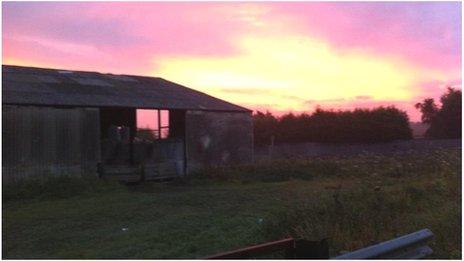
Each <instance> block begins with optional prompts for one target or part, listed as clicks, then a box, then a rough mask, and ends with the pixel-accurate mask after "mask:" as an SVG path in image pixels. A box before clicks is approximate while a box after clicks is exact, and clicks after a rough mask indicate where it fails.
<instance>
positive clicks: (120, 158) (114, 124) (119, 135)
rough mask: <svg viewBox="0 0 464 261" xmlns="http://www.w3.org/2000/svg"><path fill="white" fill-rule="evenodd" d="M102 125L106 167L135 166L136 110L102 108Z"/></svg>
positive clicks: (103, 154) (103, 155)
mask: <svg viewBox="0 0 464 261" xmlns="http://www.w3.org/2000/svg"><path fill="white" fill-rule="evenodd" d="M100 123H101V125H100V130H101V142H102V144H101V148H102V160H103V163H104V164H106V165H127V164H130V165H132V164H134V158H133V141H134V137H135V133H136V110H135V109H131V108H101V109H100Z"/></svg>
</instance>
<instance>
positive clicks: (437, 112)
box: [416, 87, 462, 138]
mask: <svg viewBox="0 0 464 261" xmlns="http://www.w3.org/2000/svg"><path fill="white" fill-rule="evenodd" d="M440 102H441V107H440V108H438V106H437V105H436V104H435V101H434V99H432V98H427V99H424V101H423V102H422V103H418V104H416V108H418V109H419V110H420V111H421V113H422V122H423V123H428V124H430V127H429V128H428V129H427V131H426V132H425V136H426V137H429V138H461V136H462V134H461V132H462V125H461V119H462V107H461V106H462V93H461V90H456V89H454V88H451V87H448V88H447V91H446V93H445V94H443V95H442V96H441V97H440Z"/></svg>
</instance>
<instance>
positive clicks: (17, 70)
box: [2, 65, 250, 112]
mask: <svg viewBox="0 0 464 261" xmlns="http://www.w3.org/2000/svg"><path fill="white" fill-rule="evenodd" d="M2 76H3V79H2V95H3V101H2V102H3V103H5V104H24V105H26V104H28V105H49V106H56V105H60V106H85V107H131V108H153V109H186V110H211V111H243V112H249V111H250V110H248V109H246V108H243V107H240V106H238V105H235V104H232V103H229V102H226V101H223V100H220V99H217V98H214V97H212V96H209V95H207V94H204V93H201V92H198V91H195V90H192V89H189V88H187V87H185V86H182V85H179V84H176V83H173V82H170V81H167V80H164V79H162V78H155V77H145V76H132V75H113V74H102V73H97V72H81V71H68V70H56V69H43V68H33V67H21V66H12V65H3V66H2Z"/></svg>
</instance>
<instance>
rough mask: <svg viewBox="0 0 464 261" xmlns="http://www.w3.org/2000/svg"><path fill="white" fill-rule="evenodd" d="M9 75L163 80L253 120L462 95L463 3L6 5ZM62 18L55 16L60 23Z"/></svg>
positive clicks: (410, 105) (410, 106) (413, 116)
mask: <svg viewBox="0 0 464 261" xmlns="http://www.w3.org/2000/svg"><path fill="white" fill-rule="evenodd" d="M2 12H3V31H4V34H3V38H2V40H3V47H4V48H3V55H2V57H3V64H10V65H19V66H33V67H45V68H56V69H68V70H83V71H97V72H101V73H114V74H132V75H144V76H152V77H162V78H165V79H167V80H170V81H173V82H176V83H179V84H182V85H185V86H186V87H189V88H192V89H195V90H198V91H201V92H204V93H206V94H209V95H212V96H214V97H217V98H220V99H223V100H227V101H229V102H232V103H235V104H237V105H241V106H244V107H246V108H249V109H252V110H253V111H258V110H259V111H262V112H266V111H270V112H271V113H273V114H274V115H276V116H280V115H282V114H284V113H289V112H292V113H295V114H299V113H303V112H307V113H312V112H313V111H314V110H315V109H316V107H318V106H319V107H321V108H322V109H326V110H330V109H333V110H353V109H355V108H369V109H371V108H375V107H379V106H390V105H393V106H395V107H397V108H399V109H401V110H404V111H406V112H407V113H408V115H409V118H410V122H419V121H420V112H419V111H418V110H417V109H415V108H414V104H415V103H417V102H420V101H422V100H423V99H424V98H429V97H430V98H434V99H438V98H439V97H440V96H441V95H442V94H443V93H444V92H445V90H446V87H447V86H450V87H454V88H457V89H461V88H462V85H461V81H462V79H461V26H462V25H461V4H460V3H459V2H438V3H437V2H422V3H419V2H413V3H398V2H394V3H393V2H387V3H381V2H375V3H372V2H363V3H353V2H350V3H348V2H343V3H334V2H326V3H320V2H297V3H290V2H285V3H276V2H256V3H238V2H229V3H200V2H196V3H177V2H174V3H162V2H152V3H108V2H107V3H96V2H92V3H82V2H81V3H27V2H8V3H4V4H3V11H2ZM50 13H53V15H50Z"/></svg>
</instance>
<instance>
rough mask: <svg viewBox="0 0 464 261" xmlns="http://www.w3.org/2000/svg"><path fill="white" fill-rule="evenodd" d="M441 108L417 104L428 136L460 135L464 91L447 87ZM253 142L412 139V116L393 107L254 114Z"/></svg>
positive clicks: (369, 141)
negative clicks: (463, 94)
mask: <svg viewBox="0 0 464 261" xmlns="http://www.w3.org/2000/svg"><path fill="white" fill-rule="evenodd" d="M440 101H441V103H442V105H441V107H438V106H437V105H436V104H435V102H434V100H433V99H425V100H424V101H423V102H421V103H417V104H416V108H418V109H419V110H420V111H421V112H422V122H423V123H426V124H430V127H429V129H428V130H427V132H426V136H427V137H429V138H459V137H461V91H459V90H455V89H452V88H448V91H447V93H445V94H444V95H443V96H442V97H441V99H440ZM253 123H254V142H255V145H257V146H263V145H269V144H271V143H298V142H321V143H376V142H388V141H394V140H407V139H412V137H413V135H412V130H411V127H410V125H409V117H408V115H407V114H406V112H405V111H402V110H399V109H397V108H396V107H394V106H388V107H383V106H381V107H377V108H373V109H355V110H347V111H342V110H337V111H335V110H324V109H321V108H318V109H316V111H314V112H313V113H312V114H308V113H302V114H299V115H296V114H293V113H287V114H285V115H283V116H281V117H276V116H274V115H273V114H271V113H270V112H266V113H263V112H259V111H258V112H257V113H256V114H254V115H253Z"/></svg>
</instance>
